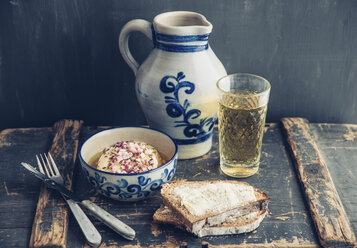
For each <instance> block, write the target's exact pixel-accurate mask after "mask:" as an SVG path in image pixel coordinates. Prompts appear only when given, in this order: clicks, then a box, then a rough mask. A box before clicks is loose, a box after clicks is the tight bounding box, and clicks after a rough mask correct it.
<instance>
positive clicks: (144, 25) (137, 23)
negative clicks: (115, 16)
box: [119, 19, 152, 75]
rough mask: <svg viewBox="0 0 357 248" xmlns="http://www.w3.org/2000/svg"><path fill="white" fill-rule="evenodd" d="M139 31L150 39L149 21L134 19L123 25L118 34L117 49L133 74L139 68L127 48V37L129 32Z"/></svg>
mask: <svg viewBox="0 0 357 248" xmlns="http://www.w3.org/2000/svg"><path fill="white" fill-rule="evenodd" d="M134 31H139V32H142V33H143V34H145V35H146V36H147V37H148V38H149V39H150V40H152V31H151V23H150V22H148V21H145V20H142V19H135V20H132V21H130V22H128V23H127V24H125V25H124V27H123V28H122V30H121V32H120V34H119V50H120V53H121V55H122V56H123V59H124V60H125V62H126V63H127V64H128V65H129V66H130V68H131V69H132V70H133V72H134V74H135V75H136V72H137V71H138V68H139V63H138V62H137V61H136V60H135V59H134V57H133V55H132V54H131V52H130V49H129V37H130V33H131V32H134Z"/></svg>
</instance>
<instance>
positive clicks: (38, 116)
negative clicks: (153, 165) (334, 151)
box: [0, 0, 357, 129]
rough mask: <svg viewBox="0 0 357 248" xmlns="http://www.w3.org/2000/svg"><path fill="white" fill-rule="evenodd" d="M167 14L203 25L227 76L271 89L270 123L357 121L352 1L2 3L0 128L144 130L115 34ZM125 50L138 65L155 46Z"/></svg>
mask: <svg viewBox="0 0 357 248" xmlns="http://www.w3.org/2000/svg"><path fill="white" fill-rule="evenodd" d="M174 10H190V11H196V12H199V13H201V14H203V15H204V16H205V17H207V20H208V21H210V22H211V23H212V24H213V31H212V34H211V35H210V39H209V42H210V46H211V47H212V49H213V51H214V52H215V54H216V55H217V57H218V58H219V59H220V60H221V61H222V63H223V64H224V65H225V67H226V70H227V71H228V72H230V73H233V72H250V73H254V74H258V75H261V76H263V77H265V78H267V79H268V80H269V81H270V82H271V83H272V91H271V97H270V102H269V108H268V114H267V121H268V122H278V121H279V120H280V118H282V117H284V116H305V117H306V118H308V119H309V120H310V121H312V122H335V123H357V112H356V111H355V108H356V106H357V97H356V94H355V92H357V84H356V83H355V82H356V80H357V46H356V44H357V4H356V1H355V0H342V1H337V0H315V1H311V0H290V1H286V0H271V1H266V0H254V1H249V0H224V1H217V0H195V1H192V0H180V1H177V0H135V1H128V0H106V1H93V0H72V1H63V0H51V1H48V0H47V1H46V0H36V1H28V0H2V1H0V114H1V115H2V119H1V122H0V129H3V128H14V127H26V126H27V127H30V126H51V125H52V124H53V123H54V122H55V121H57V120H59V119H61V118H64V117H65V116H70V117H71V118H79V119H85V120H86V122H87V124H90V125H140V124H145V123H146V121H145V117H144V115H143V113H142V111H141V109H140V106H139V103H138V101H137V99H136V94H135V87H134V82H135V75H134V74H133V72H132V71H131V70H130V68H129V67H128V65H127V64H126V63H125V62H124V60H123V58H122V56H121V55H120V52H119V49H118V44H117V41H118V35H119V32H120V30H121V28H122V27H123V26H124V25H125V23H126V22H128V21H129V20H132V19H136V18H142V19H146V20H148V21H152V20H153V18H154V17H155V16H156V15H157V14H159V13H162V12H166V11H174ZM130 47H131V49H132V51H133V55H134V57H135V58H136V59H137V60H138V61H139V62H142V61H143V60H144V59H145V58H146V57H147V55H148V53H149V52H150V51H151V49H152V47H153V45H152V42H150V41H149V40H148V39H146V38H145V37H143V36H142V35H140V34H136V33H134V34H133V35H132V37H131V38H130ZM185 73H186V72H185ZM186 77H187V79H188V80H189V78H190V76H189V75H187V74H186ZM78 99H91V100H87V101H83V100H80V101H79V100H78ZM44 102H45V103H46V104H44ZM120 106H126V107H125V108H123V107H120ZM127 106H130V107H127ZM49 113H50V114H49ZM93 113H95V114H93Z"/></svg>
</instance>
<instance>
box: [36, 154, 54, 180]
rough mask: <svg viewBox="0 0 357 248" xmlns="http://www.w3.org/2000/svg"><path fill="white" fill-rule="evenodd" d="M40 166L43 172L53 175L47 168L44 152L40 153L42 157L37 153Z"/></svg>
mask: <svg viewBox="0 0 357 248" xmlns="http://www.w3.org/2000/svg"><path fill="white" fill-rule="evenodd" d="M36 158H37V164H38V168H39V169H40V171H41V173H43V174H46V175H47V176H48V177H50V176H51V174H50V172H49V171H48V169H47V166H46V163H45V161H44V160H43V157H42V154H40V158H39V157H38V156H37V155H36Z"/></svg>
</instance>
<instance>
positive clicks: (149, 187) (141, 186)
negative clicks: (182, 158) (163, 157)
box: [82, 160, 177, 201]
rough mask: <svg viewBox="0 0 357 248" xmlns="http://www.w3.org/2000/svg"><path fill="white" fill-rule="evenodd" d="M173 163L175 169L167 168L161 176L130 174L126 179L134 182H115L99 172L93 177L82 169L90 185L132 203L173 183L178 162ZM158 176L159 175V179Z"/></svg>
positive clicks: (125, 180)
mask: <svg viewBox="0 0 357 248" xmlns="http://www.w3.org/2000/svg"><path fill="white" fill-rule="evenodd" d="M171 163H172V164H173V168H171V169H170V168H165V169H164V170H163V171H162V172H158V173H159V174H158V173H155V174H154V175H152V174H150V173H147V175H140V176H137V175H130V174H128V175H126V177H130V178H131V179H132V180H129V179H128V180H127V179H125V178H121V179H120V180H116V181H115V182H113V181H112V180H108V178H107V177H106V176H104V175H101V174H100V173H98V172H97V171H93V172H94V175H91V174H93V173H89V171H88V170H87V169H86V168H84V167H82V170H83V173H84V174H85V176H86V177H87V178H88V180H89V182H90V184H92V185H93V186H94V187H95V188H96V190H97V191H99V192H100V193H102V194H103V195H106V196H108V197H111V198H117V199H119V200H124V201H125V200H127V201H130V200H139V199H143V198H146V197H148V196H150V195H151V194H152V193H153V192H155V191H157V190H158V189H159V188H160V186H161V185H162V184H164V183H167V182H169V181H171V179H172V177H173V175H174V174H175V170H176V164H177V160H174V161H172V162H171ZM169 167H170V166H169ZM139 174H140V173H139ZM157 175H159V177H158V178H157ZM133 180H134V181H133Z"/></svg>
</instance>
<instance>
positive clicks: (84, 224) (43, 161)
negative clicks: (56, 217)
mask: <svg viewBox="0 0 357 248" xmlns="http://www.w3.org/2000/svg"><path fill="white" fill-rule="evenodd" d="M36 159H37V164H38V168H39V169H40V171H41V173H43V174H46V175H47V176H48V177H49V178H50V179H52V180H53V181H55V182H56V183H58V184H60V185H63V184H64V181H63V177H62V176H61V174H60V172H59V171H58V168H57V166H56V163H55V161H54V160H53V158H52V156H51V154H50V153H48V156H46V154H43V156H42V154H40V156H37V155H36ZM62 196H63V198H64V199H65V200H66V201H67V204H68V206H69V208H70V209H71V211H72V213H73V215H74V217H75V218H76V220H77V222H78V224H79V227H80V228H81V230H82V232H83V234H84V236H85V238H86V240H87V242H88V244H89V245H90V246H93V247H97V246H99V245H100V243H101V241H102V236H101V235H100V233H99V232H98V230H97V229H96V228H95V226H94V225H93V224H92V222H91V221H90V220H89V218H88V217H87V215H86V214H85V213H84V212H83V210H82V209H81V208H80V206H79V205H78V204H77V203H76V202H74V201H73V200H71V199H67V198H66V197H65V196H64V195H62Z"/></svg>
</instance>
